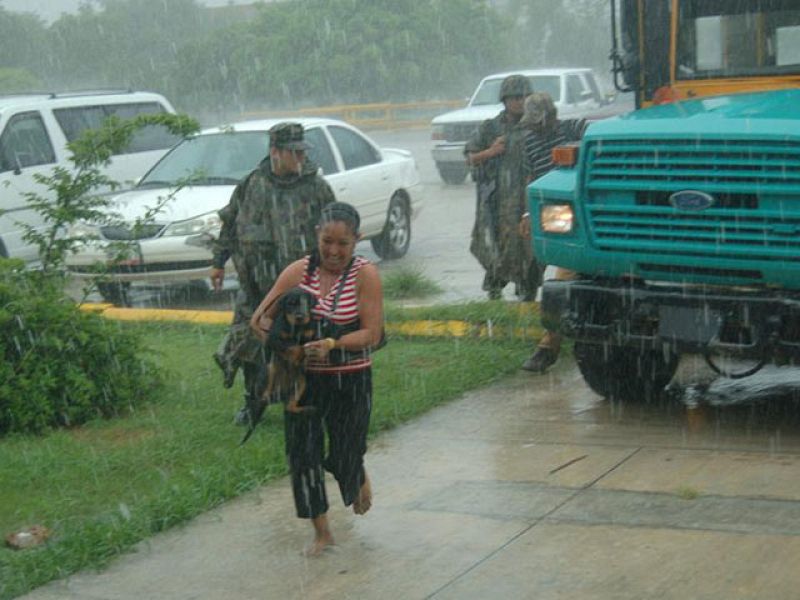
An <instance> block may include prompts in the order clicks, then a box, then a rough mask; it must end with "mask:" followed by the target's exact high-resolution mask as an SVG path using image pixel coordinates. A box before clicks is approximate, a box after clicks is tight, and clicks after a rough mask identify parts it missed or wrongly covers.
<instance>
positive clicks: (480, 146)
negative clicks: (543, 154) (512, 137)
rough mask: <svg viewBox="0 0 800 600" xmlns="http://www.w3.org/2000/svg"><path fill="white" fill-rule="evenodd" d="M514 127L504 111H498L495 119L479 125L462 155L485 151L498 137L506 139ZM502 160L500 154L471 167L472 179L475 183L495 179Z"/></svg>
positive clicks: (515, 124) (515, 125) (513, 122)
mask: <svg viewBox="0 0 800 600" xmlns="http://www.w3.org/2000/svg"><path fill="white" fill-rule="evenodd" d="M516 127H517V123H516V122H515V121H512V120H511V119H510V118H509V117H508V116H507V114H506V111H505V110H502V111H500V112H499V113H498V114H497V116H496V117H492V118H491V119H486V120H485V121H484V122H483V123H481V125H480V127H478V130H477V131H476V132H475V133H474V134H473V135H472V137H471V138H470V139H469V141H468V142H467V145H466V146H465V147H464V154H465V155H466V154H469V153H471V152H480V151H481V150H486V149H487V148H488V147H489V146H491V145H492V144H493V143H494V141H495V140H496V139H497V138H499V137H500V136H506V139H508V134H509V133H511V131H512V130H513V129H515V128H516ZM502 160H503V155H502V154H501V155H500V156H496V157H494V158H490V159H489V160H487V161H485V162H483V163H482V164H480V165H478V166H476V167H473V169H474V171H473V179H474V180H475V181H477V182H481V181H488V180H493V179H496V178H497V174H498V170H499V168H500V162H501V161H502Z"/></svg>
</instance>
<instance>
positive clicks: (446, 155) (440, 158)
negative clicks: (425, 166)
mask: <svg viewBox="0 0 800 600" xmlns="http://www.w3.org/2000/svg"><path fill="white" fill-rule="evenodd" d="M464 146H466V144H465V143H464V142H453V143H450V144H438V145H436V146H434V147H433V150H432V151H431V155H432V156H433V160H434V161H435V162H437V163H439V164H448V163H456V164H458V165H459V166H463V165H464V164H465V158H464Z"/></svg>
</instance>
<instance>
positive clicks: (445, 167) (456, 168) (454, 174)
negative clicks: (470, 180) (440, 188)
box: [436, 163, 467, 185]
mask: <svg viewBox="0 0 800 600" xmlns="http://www.w3.org/2000/svg"><path fill="white" fill-rule="evenodd" d="M436 169H437V170H438V171H439V175H440V176H441V178H442V180H443V181H444V182H445V183H447V184H449V185H458V184H460V183H464V178H465V177H466V176H467V166H466V165H459V164H452V163H447V164H445V163H436Z"/></svg>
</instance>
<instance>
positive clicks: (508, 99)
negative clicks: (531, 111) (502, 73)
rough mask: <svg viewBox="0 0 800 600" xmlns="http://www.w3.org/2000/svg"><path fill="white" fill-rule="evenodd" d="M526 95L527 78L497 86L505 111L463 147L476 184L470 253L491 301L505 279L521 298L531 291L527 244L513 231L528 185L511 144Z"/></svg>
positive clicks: (511, 79) (519, 150)
mask: <svg viewBox="0 0 800 600" xmlns="http://www.w3.org/2000/svg"><path fill="white" fill-rule="evenodd" d="M530 93H531V85H530V82H529V81H528V78H527V77H523V76H522V75H510V76H509V77H506V78H505V79H504V80H503V82H502V84H501V86H500V101H501V102H503V104H504V106H505V109H504V110H502V111H501V112H500V114H498V115H497V116H496V117H494V118H492V119H487V120H486V121H484V122H483V123H481V126H480V128H479V129H478V131H477V132H476V134H475V135H474V136H473V137H472V139H471V140H470V141H469V142H468V143H467V145H466V148H465V149H464V152H465V154H466V156H467V163H468V164H469V165H470V166H471V167H472V168H473V178H474V179H475V181H476V185H477V205H476V208H475V225H474V227H473V230H472V240H471V243H470V252H472V254H473V255H474V256H475V258H477V259H478V262H480V263H481V266H482V267H483V268H484V269H485V271H486V275H485V276H484V279H483V289H484V290H485V291H486V292H488V293H489V298H491V299H498V298H501V297H502V291H503V288H504V287H505V286H506V284H508V282H509V281H513V282H515V283H516V284H517V293H518V294H520V295H521V296H523V298H524V299H529V298H530V296H531V295H532V293H534V292H535V290H536V283H535V282H533V281H531V276H530V273H531V272H532V271H533V270H534V269H532V268H531V258H532V257H531V254H530V252H528V251H527V246H528V245H529V243H527V242H526V241H525V240H523V239H522V238H521V236H520V235H519V230H518V226H519V219H520V216H521V215H522V213H523V212H524V206H523V205H522V204H520V202H521V201H520V198H521V197H522V196H523V193H522V192H521V190H524V187H525V185H526V184H527V180H526V178H525V176H524V173H523V172H522V170H523V154H522V145H521V144H519V143H513V141H514V136H515V135H518V134H517V133H516V131H517V130H518V123H519V120H520V118H521V117H522V114H523V107H524V101H525V97H526V96H527V95H528V94H530ZM534 279H535V278H534ZM531 286H532V287H533V289H532V290H531V289H530V288H531Z"/></svg>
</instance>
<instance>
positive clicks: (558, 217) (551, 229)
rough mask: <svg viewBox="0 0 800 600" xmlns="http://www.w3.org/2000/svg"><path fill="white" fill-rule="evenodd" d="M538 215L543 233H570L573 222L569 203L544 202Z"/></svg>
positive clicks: (573, 216) (573, 214)
mask: <svg viewBox="0 0 800 600" xmlns="http://www.w3.org/2000/svg"><path fill="white" fill-rule="evenodd" d="M539 216H540V217H541V223H542V231H544V232H545V233H570V232H571V231H572V226H573V225H574V223H575V213H574V211H573V210H572V205H571V204H545V205H544V206H542V208H541V211H540V213H539Z"/></svg>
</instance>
